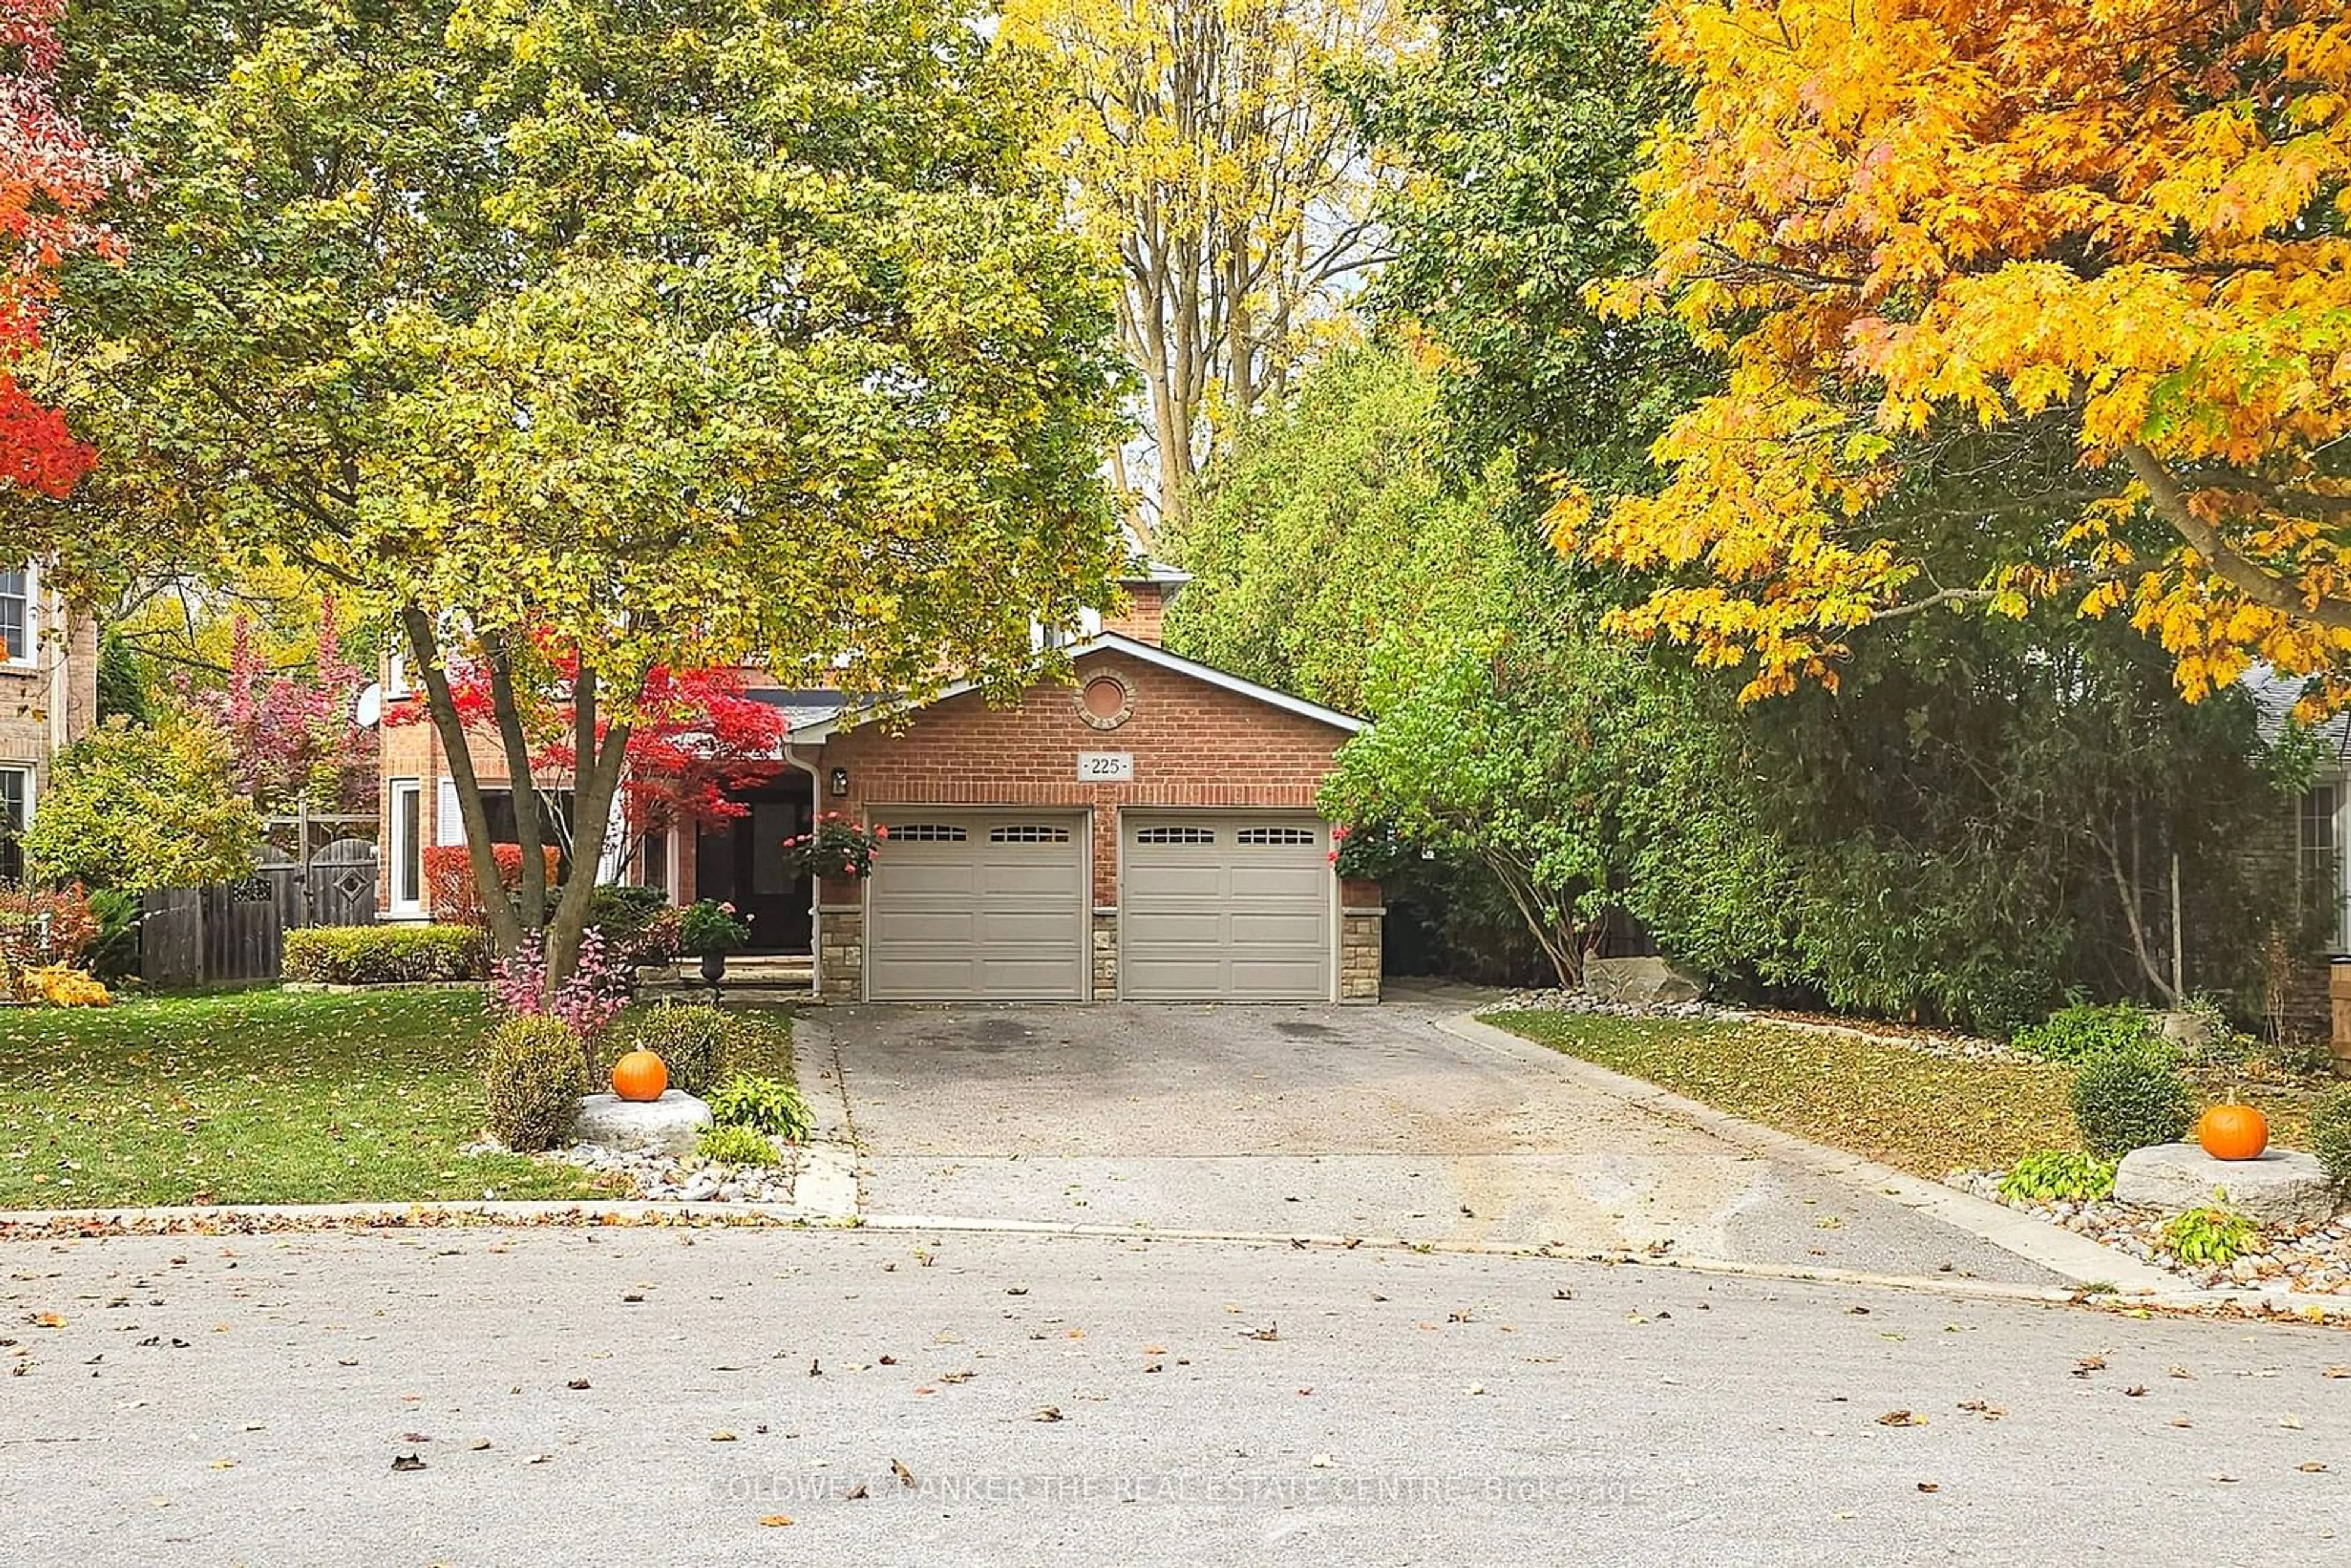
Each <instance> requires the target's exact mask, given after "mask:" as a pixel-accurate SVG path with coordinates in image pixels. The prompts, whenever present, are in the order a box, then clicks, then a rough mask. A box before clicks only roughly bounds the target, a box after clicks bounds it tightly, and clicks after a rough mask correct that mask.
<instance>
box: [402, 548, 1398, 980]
mask: <svg viewBox="0 0 2351 1568" xmlns="http://www.w3.org/2000/svg"><path fill="white" fill-rule="evenodd" d="M1183 580H1184V579H1183V576H1182V574H1181V573H1177V572H1173V571H1168V570H1164V569H1161V570H1154V571H1153V572H1151V573H1150V574H1148V575H1144V576H1138V577H1136V578H1134V579H1132V580H1128V581H1127V582H1126V583H1125V584H1123V586H1124V588H1125V590H1126V591H1127V594H1128V596H1129V607H1128V609H1127V610H1126V611H1125V612H1123V613H1122V614H1121V615H1119V616H1117V617H1114V618H1113V619H1111V620H1109V621H1108V622H1104V623H1102V624H1101V625H1100V626H1099V628H1098V629H1097V628H1095V627H1092V626H1090V627H1089V628H1088V629H1087V631H1086V633H1085V636H1084V640H1083V641H1081V642H1080V643H1077V644H1075V645H1074V646H1072V647H1071V649H1070V650H1069V653H1070V658H1071V679H1070V680H1069V681H1068V682H1066V683H1064V682H1040V684H1038V685H1035V686H1032V687H1030V688H1029V691H1028V692H1026V693H1025V694H1024V695H1022V697H1021V699H1020V700H1019V703H1018V704H1017V705H1015V706H1008V707H991V706H988V704H987V700H986V699H985V698H984V697H983V696H982V695H980V694H979V693H977V691H972V690H969V689H952V688H951V689H950V690H949V692H948V693H947V694H946V695H943V696H941V697H940V698H938V699H937V700H935V701H934V702H932V703H930V704H929V705H927V706H924V707H922V708H920V709H918V710H916V711H914V713H912V714H909V715H902V716H898V718H896V719H895V720H894V721H893V722H892V723H891V724H889V725H886V726H884V725H881V724H871V723H869V724H863V725H860V724H858V723H856V722H855V717H856V716H854V715H853V714H851V713H847V712H844V711H843V709H842V707H841V702H840V700H839V699H838V698H836V697H834V696H832V695H831V694H827V693H820V692H785V691H779V690H772V689H771V690H767V691H759V690H756V689H755V691H754V694H753V695H758V696H761V697H762V698H763V699H764V700H768V701H772V702H774V703H776V704H777V705H778V706H780V707H782V708H784V709H785V711H786V714H787V716H788V717H789V720H790V732H789V737H788V738H787V741H786V744H785V747H784V753H785V755H784V756H783V757H782V758H779V759H778V762H779V766H778V769H777V771H776V773H775V775H774V776H773V778H772V779H769V780H768V781H767V782H766V783H764V784H761V785H759V786H757V787H755V788H752V789H747V790H744V791H742V792H741V794H740V796H739V799H740V800H742V802H743V804H744V805H745V806H746V807H747V810H746V812H745V814H744V815H743V816H742V817H740V818H739V819H737V820H736V821H733V822H730V823H727V824H725V825H723V826H720V827H716V828H704V829H702V830H700V831H698V832H696V833H695V835H694V841H693V842H692V843H690V844H689V843H683V842H680V843H672V842H669V841H665V840H662V839H656V840H654V841H652V842H650V843H648V844H647V845H646V846H645V847H644V851H643V854H642V855H641V856H640V857H639V859H638V861H637V863H635V864H633V865H632V866H630V867H628V868H627V871H628V879H629V880H632V881H635V882H639V883H643V884H645V885H650V886H656V887H661V888H664V890H666V891H667V892H668V893H669V894H670V895H671V896H672V897H673V898H674V899H676V900H677V901H679V902H681V903H684V902H689V901H691V900H693V899H695V898H696V897H702V896H708V897H717V898H725V899H727V900H729V901H731V902H733V903H735V904H737V906H738V907H740V908H742V909H744V910H746V911H747V913H749V914H750V915H751V916H752V918H753V932H754V942H755V946H756V947H757V948H758V949H760V950H765V951H771V952H786V953H807V954H810V955H811V956H812V957H813V961H814V967H815V971H816V986H817V989H818V992H819V994H820V995H821V996H823V997H825V998H828V999H832V1000H843V1001H849V1000H859V999H872V1000H895V1001H939V1000H956V999H969V998H979V999H997V1000H1020V1001H1037V1000H1060V1001H1084V1000H1091V999H1101V1000H1109V999H1112V998H1123V999H1131V1000H1203V1001H1207V1000H1252V1001H1303V1000H1330V999H1341V1000H1353V1001H1372V1000H1376V999H1377V998H1378V995H1379V976H1380V920H1381V910H1380V908H1379V906H1378V896H1379V895H1378V889H1377V888H1376V886H1374V885H1371V884H1357V883H1347V884H1344V885H1343V884H1342V883H1341V882H1340V879H1339V878H1338V877H1337V876H1336V875H1335V874H1334V873H1333V872H1332V863H1331V862H1332V856H1331V850H1332V839H1331V832H1330V824H1328V823H1326V822H1324V821H1321V820H1320V819H1319V818H1317V816H1316V815H1315V811H1314V799H1315V793H1316V791H1317V789H1318V788H1319V787H1320V785H1321V783H1322V779H1323V778H1324V777H1325V776H1326V775H1327V774H1328V773H1329V772H1330V770H1331V768H1332V758H1333V756H1334V754H1335V753H1336V752H1337V750H1338V748H1339V747H1340V746H1341V745H1343V743H1344V742H1345V741H1346V739H1347V737H1349V736H1350V735H1352V734H1353V733H1354V732H1355V731H1356V730H1358V729H1359V728H1361V727H1362V726H1361V723H1360V721H1358V720H1356V719H1354V718H1353V717H1351V716H1348V715H1346V714H1343V713H1338V712H1336V711H1334V710H1332V709H1330V708H1326V707H1322V706H1319V705H1317V704H1314V703H1311V702H1308V701H1306V700H1305V699H1303V698H1301V697H1295V696H1291V695H1288V694H1286V693H1281V692H1277V691H1272V690H1270V689H1269V688H1266V687H1263V686H1259V685H1255V684H1253V683H1251V682H1249V681H1245V680H1241V679H1239V678H1238V677H1237V676H1233V675H1230V674H1226V673H1224V672H1222V671H1219V670H1215V669H1212V668H1210V667H1208V666H1207V665H1205V664H1197V663H1196V662H1194V661H1192V660H1188V659H1185V658H1182V657H1179V656H1178V655H1175V654H1174V653H1168V652H1167V651H1166V650H1165V649H1164V648H1162V647H1161V646H1160V645H1159V628H1160V623H1161V619H1162V616H1163V614H1164V612H1165V604H1166V601H1167V600H1168V599H1169V598H1170V597H1172V595H1173V594H1174V592H1175V591H1176V590H1177V589H1178V588H1180V586H1181V584H1182V582H1183ZM475 761H476V766H477V767H478V768H481V769H482V771H483V774H484V776H485V779H486V782H489V783H491V785H492V786H493V788H494V789H501V788H504V787H505V784H506V775H505V767H504V763H503V760H502V758H500V757H499V756H498V753H497V750H496V747H495V746H493V745H490V744H489V743H488V740H487V737H484V739H483V741H481V742H479V743H477V744H476V745H475ZM441 762H442V755H441V751H440V745H439V741H438V738H437V737H435V736H434V734H433V732H432V727H430V726H427V725H407V726H396V727H392V728H390V729H388V730H387V731H386V733H385V737H384V747H383V769H384V790H385V798H384V799H385V810H386V814H387V815H386V820H387V821H388V822H390V823H391V825H392V826H391V831H389V832H388V833H387V835H386V841H387V844H388V846H389V848H390V854H389V855H388V857H387V865H388V872H387V889H386V904H385V907H386V908H387V909H388V910H389V911H391V912H392V915H393V916H394V917H395V918H399V917H408V918H423V917H425V916H426V915H428V914H429V910H428V909H427V908H426V907H425V896H426V890H425V888H424V886H423V877H422V874H421V872H420V871H419V870H418V869H417V862H418V853H417V847H418V846H422V845H423V844H427V843H434V842H456V841H460V835H459V833H458V832H457V831H455V824H454V817H455V805H454V798H453V796H452V793H451V790H450V788H449V786H448V785H447V783H446V781H445V773H446V769H445V768H444V767H443V766H442V765H441ZM819 810H828V811H830V810H838V811H844V812H848V813H850V814H851V815H852V816H853V817H855V818H856V819H857V820H859V821H862V822H865V823H867V824H870V825H880V826H884V827H887V828H888V829H889V831H890V836H889V841H888V843H887V844H886V846H884V848H883V852H881V853H880V854H879V855H878V856H877V858H876V860H875V863H874V870H873V874H872V877H871V878H870V879H868V880H866V881H864V882H855V881H846V882H844V881H840V880H830V881H825V882H822V883H820V884H819V885H817V886H814V887H812V886H811V885H810V881H809V879H807V878H804V877H795V876H794V875H792V874H791V873H790V872H789V868H788V867H787V866H786V864H785V862H784V858H783V854H782V845H783V841H784V840H785V839H786V838H788V837H789V836H791V835H792V834H794V833H796V832H799V831H803V830H804V829H805V828H806V827H807V826H808V824H809V823H810V821H811V819H812V817H813V814H814V813H815V812H816V811H819ZM620 870H621V868H619V867H617V866H614V867H608V868H606V873H607V874H608V875H617V874H618V873H619V872H620Z"/></svg>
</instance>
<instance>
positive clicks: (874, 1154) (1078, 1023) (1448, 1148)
mask: <svg viewBox="0 0 2351 1568" xmlns="http://www.w3.org/2000/svg"><path fill="white" fill-rule="evenodd" d="M1476 999H1477V998H1476V997H1475V995H1474V994H1466V993H1465V994H1459V995H1447V994H1434V995H1431V994H1426V993H1421V992H1415V991H1410V990H1406V991H1404V992H1401V993H1400V994H1399V995H1398V997H1397V998H1395V999H1394V1000H1392V1001H1390V1002H1389V1003H1387V1004H1385V1005H1384V1006H1381V1007H1377V1008H1343V1007H1316V1006H1301V1007H1187V1006H1176V1005H1152V1006H1141V1005H1133V1004H1128V1005H1116V1004H1105V1005H1102V1006H1097V1007H1086V1008H1067V1007H1062V1008H1056V1007H1007V1006H992V1007H978V1006H975V1007H925V1008H916V1007H855V1008H830V1009H824V1010H823V1011H822V1013H821V1015H820V1016H817V1017H812V1018H808V1019H802V1020H801V1023H800V1025H799V1030H800V1035H799V1040H800V1049H801V1053H802V1062H801V1069H802V1074H803V1081H804V1082H821V1083H822V1084H823V1085H824V1086H825V1087H826V1089H828V1090H830V1089H833V1088H837V1087H840V1086H841V1085H845V1092H846V1100H847V1107H846V1119H847V1121H848V1122H849V1124H851V1125H852V1126H853V1128H854V1130H855V1134H856V1136H857V1138H858V1140H859V1142H860V1144H861V1145H862V1148H863V1150H864V1158H863V1161H862V1174H863V1177H864V1179H863V1182H862V1193H863V1201H864V1207H865V1210H866V1212H868V1213H870V1214H875V1215H911V1216H927V1217H959V1218H984V1219H990V1220H1005V1219H1016V1220H1023V1221H1032V1222H1040V1223H1072V1222H1075V1223H1083V1224H1090V1225H1112V1226H1127V1227H1136V1228H1157V1229H1163V1230H1166V1229H1172V1230H1191V1231H1211V1232H1217V1233H1225V1234H1233V1233H1238V1234H1275V1235H1300V1234H1303V1235H1319V1236H1377V1237H1396V1238H1401V1239H1405V1240H1409V1241H1420V1242H1429V1243H1434V1244H1439V1245H1447V1244H1450V1245H1481V1246H1510V1247H1527V1248H1536V1247H1546V1246H1547V1247H1550V1248H1552V1249H1553V1250H1556V1251H1574V1252H1607V1251H1620V1250H1628V1251H1643V1250H1646V1249H1651V1248H1669V1249H1672V1250H1674V1251H1675V1252H1677V1254H1679V1255H1681V1256H1685V1257H1700V1258H1710V1259H1719V1260H1730V1261H1738V1262H1748V1263H1763V1264H1771V1265H1777V1266H1782V1267H1795V1268H1815V1269H1839V1270H1854V1271H1857V1272H1874V1273H1881V1274H1897V1275H1917V1276H1932V1275H1937V1274H1952V1275H1956V1276H1959V1277H1962V1278H1970V1277H1972V1278H1980V1279H1988V1280H1998V1281H2007V1282H2010V1283H2016V1284H2041V1285H2053V1284H2058V1283H2061V1282H2062V1281H2059V1280H2058V1279H2057V1277H2056V1276H2054V1275H2053V1274H2051V1273H2049V1272H2047V1271H2046V1270H2043V1269H2041V1268H2040V1267H2038V1266H2036V1265H2034V1264H2032V1263H2028V1262H2026V1261H2025V1260H2022V1259H2020V1258H2018V1257H2016V1256H2015V1255H2014V1254H2012V1253H2010V1252H2006V1251H2003V1250H2002V1249H2000V1248H1998V1247H1995V1246H1993V1245H1991V1243H1990V1242H1987V1241H1984V1240H1982V1239H1979V1238H1978V1237H1976V1236H1973V1235H1970V1234H1968V1233H1966V1232H1963V1231H1960V1230H1959V1229H1957V1228H1953V1227H1951V1226H1949V1225H1946V1224H1944V1223H1942V1222H1940V1221H1939V1220H1937V1219H1934V1218H1929V1217H1928V1216H1925V1215H1921V1214H1918V1213H1917V1212H1915V1211H1913V1210H1912V1209H1909V1208H1907V1207H1903V1206H1902V1205H1901V1204H1898V1203H1896V1202H1892V1201H1889V1200H1888V1199H1887V1198H1886V1197H1885V1196H1884V1195H1883V1194H1880V1193H1876V1192H1875V1191H1873V1190H1871V1189H1868V1188H1866V1187H1862V1188H1856V1187H1855V1186H1851V1185H1848V1184H1845V1183H1843V1182H1838V1181H1833V1180H1829V1179H1824V1178H1823V1177H1821V1176H1814V1175H1811V1174H1808V1173H1806V1172H1803V1171H1800V1170H1796V1169H1793V1168H1791V1167H1787V1166H1780V1165H1777V1164H1774V1163H1773V1162H1771V1161H1770V1160H1765V1159H1760V1158H1758V1157H1757V1156H1755V1155H1752V1154H1750V1153H1749V1152H1748V1151H1747V1150H1745V1149H1742V1148H1739V1147H1735V1146H1733V1145H1729V1144H1727V1143H1725V1142H1723V1141H1722V1140H1721V1139H1720V1138H1719V1137H1716V1136H1715V1135H1713V1134H1710V1133H1708V1132H1706V1131H1704V1130H1702V1129H1700V1128H1697V1127H1693V1126H1689V1125H1687V1124H1682V1123H1679V1122H1674V1121H1668V1120H1667V1119H1665V1118H1662V1117H1660V1116H1657V1115H1656V1114H1654V1113H1650V1112H1649V1111H1647V1110H1645V1109H1643V1108H1642V1107H1640V1106H1638V1105H1635V1104H1631V1103H1627V1102H1625V1100H1623V1099H1622V1098H1619V1097H1618V1096H1616V1095H1614V1094H1611V1093H1608V1092H1604V1091H1602V1090H1598V1089H1594V1088H1593V1087H1592V1086H1591V1085H1590V1084H1589V1082H1585V1081H1583V1080H1581V1079H1579V1078H1578V1077H1576V1076H1575V1074H1574V1072H1573V1064H1571V1063H1569V1062H1568V1061H1566V1060H1565V1059H1563V1058H1562V1057H1561V1056H1560V1055H1559V1054H1558V1053H1557V1052H1556V1051H1550V1050H1548V1049H1546V1048H1544V1047H1542V1046H1540V1045H1536V1044H1534V1043H1532V1042H1531V1041H1526V1040H1515V1039H1502V1040H1482V1041H1481V1040H1465V1039H1463V1038H1461V1037H1460V1036H1458V1035H1456V1034H1453V1033H1449V1032H1447V1030H1443V1029H1441V1028H1439V1027H1438V1024H1439V1020H1440V1019H1443V1018H1445V1017H1447V1015H1448V1014H1451V1013H1454V1012H1458V1011H1459V1010H1461V1009H1466V1008H1468V1007H1470V1006H1472V1005H1474V1004H1475V1001H1476ZM836 1066H837V1068H838V1072H837V1073H835V1072H834V1071H833V1070H834V1069H835V1067H836ZM812 1070H813V1071H812Z"/></svg>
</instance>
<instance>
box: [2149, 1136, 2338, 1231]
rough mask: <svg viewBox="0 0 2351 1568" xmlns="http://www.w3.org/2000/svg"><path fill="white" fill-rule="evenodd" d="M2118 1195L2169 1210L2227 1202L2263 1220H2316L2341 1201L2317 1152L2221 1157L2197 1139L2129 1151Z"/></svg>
mask: <svg viewBox="0 0 2351 1568" xmlns="http://www.w3.org/2000/svg"><path fill="white" fill-rule="evenodd" d="M2216 1193H2217V1194H2219V1195H2220V1196H2219V1197H2215V1196H2214V1195H2215V1194H2216ZM2115 1197H2116V1201H2118V1202H2121V1203H2126V1204H2129V1205H2132V1206H2134V1207H2141V1208H2155V1209H2161V1210H2162V1211H2163V1212H2165V1213H2167V1214H2178V1213H2179V1212H2181V1211H2182V1210H2185V1209H2190V1208H2200V1207H2204V1206H2206V1205H2208V1204H2212V1203H2222V1202H2225V1203H2226V1204H2227V1206H2228V1207H2231V1208H2233V1209H2235V1210H2237V1212H2239V1213H2240V1214H2242V1215H2244V1216H2246V1217H2247V1218H2251V1219H2252V1220H2254V1221H2256V1222H2257V1223H2261V1224H2287V1225H2297V1224H2316V1223H2319V1222H2322V1221H2324V1220H2325V1219H2327V1218H2331V1217H2332V1216H2333V1215H2334V1213H2335V1207H2336V1204H2335V1184H2334V1183H2333V1182H2332V1181H2331V1180H2330V1179H2329V1178H2328V1176H2327V1175H2326V1170H2325V1166H2321V1165H2320V1164H2319V1163H2318V1161H2317V1159H2316V1158H2315V1157H2314V1156H2313V1155H2305V1154H2301V1153H2297V1152H2296V1151H2294V1150H2292V1149H2271V1150H2270V1151H2268V1152H2267V1153H2265V1154H2263V1155H2262V1156H2261V1158H2259V1159H2256V1160H2216V1159H2214V1158H2213V1157H2212V1156H2211V1155H2208V1154H2206V1153H2205V1152H2204V1151H2203V1150H2202V1149H2200V1148H2199V1147H2198V1146H2197V1145H2194V1144H2158V1145H2155V1146H2154V1147H2153V1148H2147V1149H2135V1150H2133V1151H2132V1152H2131V1153H2129V1154H2127V1155H2124V1156H2123V1161H2122V1164H2121V1166H2119V1167H2118V1168H2117V1169H2116V1172H2115Z"/></svg>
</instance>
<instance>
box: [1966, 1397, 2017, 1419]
mask: <svg viewBox="0 0 2351 1568" xmlns="http://www.w3.org/2000/svg"><path fill="white" fill-rule="evenodd" d="M1959 1408H1960V1409H1962V1410H1965V1411H1967V1412H1968V1413H1969V1414H1970V1415H1971V1416H1982V1417H1983V1418H1984V1419H1985V1420H1987V1421H1997V1420H1999V1419H2000V1418H2001V1416H2005V1415H2007V1414H2008V1412H2007V1411H2006V1410H2005V1409H2003V1408H2001V1406H1998V1405H1988V1404H1986V1403H1985V1402H1984V1401H1982V1400H1980V1399H1962V1400H1960V1401H1959Z"/></svg>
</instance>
